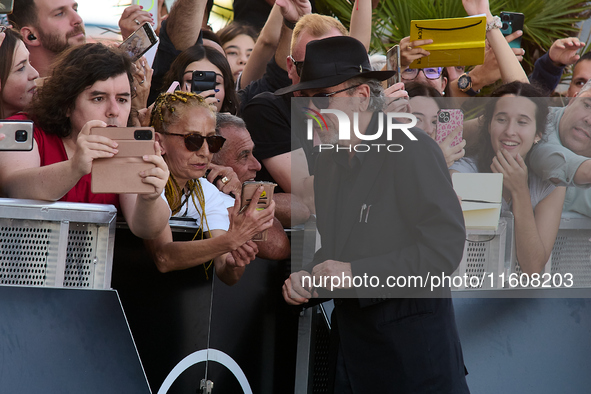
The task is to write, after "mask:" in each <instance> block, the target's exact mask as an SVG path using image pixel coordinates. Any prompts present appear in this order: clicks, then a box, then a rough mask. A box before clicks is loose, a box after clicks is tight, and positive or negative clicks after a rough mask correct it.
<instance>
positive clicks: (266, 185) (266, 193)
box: [240, 181, 277, 241]
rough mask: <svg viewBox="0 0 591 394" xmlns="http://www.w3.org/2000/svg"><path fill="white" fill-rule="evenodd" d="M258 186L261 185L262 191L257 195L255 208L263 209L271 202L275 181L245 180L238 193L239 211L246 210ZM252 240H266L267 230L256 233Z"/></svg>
mask: <svg viewBox="0 0 591 394" xmlns="http://www.w3.org/2000/svg"><path fill="white" fill-rule="evenodd" d="M260 186H263V191H262V193H261V195H260V197H259V201H258V202H257V205H256V210H263V209H265V208H267V207H268V206H269V204H271V201H273V192H274V190H275V186H277V184H276V183H273V182H264V181H246V182H244V183H243V184H242V193H240V212H243V211H244V210H246V208H248V206H249V205H250V202H251V201H252V198H253V196H254V194H255V193H256V191H257V190H258V188H259V187H260ZM252 240H253V241H266V240H267V230H264V231H262V232H260V233H258V234H257V235H255V236H254V238H253V239H252Z"/></svg>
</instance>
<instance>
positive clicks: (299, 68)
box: [289, 55, 304, 77]
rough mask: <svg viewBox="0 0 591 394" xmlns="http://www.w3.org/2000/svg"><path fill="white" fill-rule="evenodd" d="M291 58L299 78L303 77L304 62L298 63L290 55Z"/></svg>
mask: <svg viewBox="0 0 591 394" xmlns="http://www.w3.org/2000/svg"><path fill="white" fill-rule="evenodd" d="M289 58H290V59H291V62H292V63H293V65H294V66H295V68H296V73H297V74H298V77H301V76H302V70H303V69H304V62H303V61H301V62H296V61H295V60H294V58H293V57H292V56H291V55H289Z"/></svg>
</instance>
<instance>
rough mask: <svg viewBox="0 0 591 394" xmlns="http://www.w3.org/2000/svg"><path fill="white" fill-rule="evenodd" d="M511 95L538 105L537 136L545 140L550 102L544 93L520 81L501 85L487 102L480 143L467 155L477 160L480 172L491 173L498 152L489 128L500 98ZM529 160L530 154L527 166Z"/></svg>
mask: <svg viewBox="0 0 591 394" xmlns="http://www.w3.org/2000/svg"><path fill="white" fill-rule="evenodd" d="M509 94H511V95H514V96H517V97H527V98H528V99H529V100H530V101H532V102H533V103H534V104H535V105H536V119H535V120H536V135H538V136H539V137H540V138H543V137H544V134H545V132H546V123H547V117H548V100H547V99H546V98H545V97H544V96H545V95H544V92H543V91H542V90H541V89H540V88H538V87H536V86H534V85H531V84H529V83H523V82H519V81H514V82H511V83H507V84H504V85H501V86H500V87H499V88H497V89H496V90H495V91H494V92H492V93H491V95H490V97H492V98H491V99H489V100H488V101H487V103H486V106H485V107H484V113H483V115H482V117H481V122H480V131H479V133H478V143H477V144H476V145H475V146H474V147H473V149H471V151H470V152H468V154H467V156H469V157H474V158H475V159H476V166H477V167H478V171H479V172H491V169H490V165H491V163H492V161H493V158H494V157H495V156H496V152H495V151H494V149H493V147H492V143H491V140H490V133H489V128H490V124H491V122H492V118H493V115H494V112H495V108H496V106H497V102H498V101H499V98H501V97H503V96H506V95H509ZM528 158H529V152H528V154H527V156H526V157H524V160H525V162H526V164H527V163H528ZM528 166H529V165H528Z"/></svg>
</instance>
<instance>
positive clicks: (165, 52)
mask: <svg viewBox="0 0 591 394" xmlns="http://www.w3.org/2000/svg"><path fill="white" fill-rule="evenodd" d="M166 22H167V21H166V20H164V21H162V26H161V27H160V35H159V36H158V38H159V39H160V43H159V44H158V50H157V51H156V56H155V57H154V64H153V65H152V68H153V69H154V74H153V75H152V86H151V87H150V96H149V97H148V105H150V104H152V103H153V102H154V101H156V97H158V95H159V94H160V93H162V92H166V89H168V86H162V84H163V83H164V75H166V73H167V72H168V70H169V69H170V66H171V65H172V62H174V59H176V57H177V56H178V55H179V54H180V53H181V51H179V50H178V49H176V48H175V47H174V44H173V43H172V41H170V37H168V33H167V32H166ZM195 44H203V37H202V34H201V33H199V38H198V39H197V42H196V43H195ZM181 82H182V81H179V83H181Z"/></svg>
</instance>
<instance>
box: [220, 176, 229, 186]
mask: <svg viewBox="0 0 591 394" xmlns="http://www.w3.org/2000/svg"><path fill="white" fill-rule="evenodd" d="M220 180H221V181H222V183H223V184H224V185H225V184H226V183H228V182H230V179H228V177H227V176H225V177H223V178H222V179H220Z"/></svg>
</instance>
